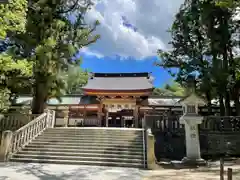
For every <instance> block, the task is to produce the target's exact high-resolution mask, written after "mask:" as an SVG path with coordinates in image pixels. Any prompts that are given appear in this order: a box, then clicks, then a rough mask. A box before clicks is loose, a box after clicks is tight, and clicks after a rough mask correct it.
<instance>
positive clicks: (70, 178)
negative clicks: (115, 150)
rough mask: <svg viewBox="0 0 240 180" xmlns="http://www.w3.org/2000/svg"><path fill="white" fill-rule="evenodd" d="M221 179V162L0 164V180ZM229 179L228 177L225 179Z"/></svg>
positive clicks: (238, 171) (239, 173) (236, 179)
mask: <svg viewBox="0 0 240 180" xmlns="http://www.w3.org/2000/svg"><path fill="white" fill-rule="evenodd" d="M228 167H231V168H233V180H240V165H233V164H232V165H231V164H227V165H226V166H225V170H226V169H227V168H228ZM22 179H26V180H166V179H167V180H193V179H194V180H219V179H220V178H219V164H218V163H217V164H214V165H212V166H211V167H210V168H206V167H205V168H198V169H167V168H165V169H163V168H160V169H158V170H152V171H146V170H139V169H133V168H111V167H95V166H75V165H55V164H22V163H0V180H22ZM225 179H227V178H225Z"/></svg>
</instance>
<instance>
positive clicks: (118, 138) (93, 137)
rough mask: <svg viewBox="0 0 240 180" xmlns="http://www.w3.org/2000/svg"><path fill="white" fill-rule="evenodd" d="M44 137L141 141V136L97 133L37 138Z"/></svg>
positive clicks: (46, 136) (48, 136) (53, 135)
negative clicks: (102, 134)
mask: <svg viewBox="0 0 240 180" xmlns="http://www.w3.org/2000/svg"><path fill="white" fill-rule="evenodd" d="M40 137H44V138H50V137H51V138H59V139H61V138H67V139H69V138H76V139H95V138H96V139H113V140H114V139H117V140H121V141H142V140H143V138H142V137H132V136H112V135H105V136H98V135H69V134H58V135H57V134H50V135H49V134H41V135H39V136H38V137H37V138H40Z"/></svg>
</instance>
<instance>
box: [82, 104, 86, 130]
mask: <svg viewBox="0 0 240 180" xmlns="http://www.w3.org/2000/svg"><path fill="white" fill-rule="evenodd" d="M86 117H87V108H86V105H84V108H83V122H82V126H84V122H85V121H86Z"/></svg>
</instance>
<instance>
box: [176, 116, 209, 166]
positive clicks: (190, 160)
mask: <svg viewBox="0 0 240 180" xmlns="http://www.w3.org/2000/svg"><path fill="white" fill-rule="evenodd" d="M202 119H203V117H192V118H190V117H181V118H180V123H181V124H184V127H185V141H186V157H184V158H183V159H182V162H183V163H187V164H195V165H197V164H205V163H206V162H205V161H204V160H203V159H202V158H201V151H200V142H199V132H198V125H199V124H201V123H202Z"/></svg>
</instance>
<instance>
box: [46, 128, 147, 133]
mask: <svg viewBox="0 0 240 180" xmlns="http://www.w3.org/2000/svg"><path fill="white" fill-rule="evenodd" d="M45 131H52V132H93V133H123V134H139V133H141V132H142V131H143V130H142V129H140V130H138V131H136V130H133V131H131V130H114V129H102V128H99V129H85V128H83V129H81V128H49V129H46V130H45Z"/></svg>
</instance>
